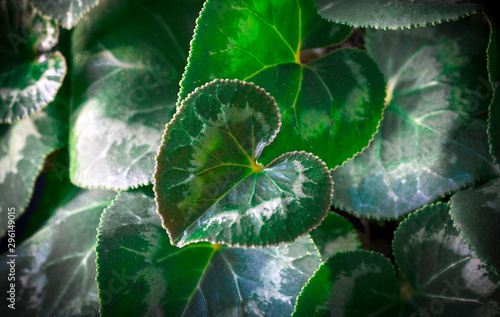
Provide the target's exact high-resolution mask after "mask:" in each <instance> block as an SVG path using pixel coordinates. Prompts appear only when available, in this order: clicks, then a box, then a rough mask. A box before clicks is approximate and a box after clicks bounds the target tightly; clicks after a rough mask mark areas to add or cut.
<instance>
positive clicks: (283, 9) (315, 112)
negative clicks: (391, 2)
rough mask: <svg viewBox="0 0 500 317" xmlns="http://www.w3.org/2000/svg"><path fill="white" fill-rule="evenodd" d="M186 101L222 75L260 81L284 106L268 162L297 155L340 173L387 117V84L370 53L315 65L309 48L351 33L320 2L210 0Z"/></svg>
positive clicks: (344, 54) (335, 56)
mask: <svg viewBox="0 0 500 317" xmlns="http://www.w3.org/2000/svg"><path fill="white" fill-rule="evenodd" d="M195 32H196V34H195V37H194V39H193V42H192V44H191V51H190V57H189V65H188V67H187V69H186V72H185V74H184V78H183V80H182V82H181V92H180V98H179V102H180V101H181V100H182V99H184V98H186V96H187V95H188V94H189V93H190V92H192V91H193V90H194V89H195V88H196V87H199V86H201V85H203V84H205V83H207V82H209V81H211V80H213V79H216V78H229V79H239V80H244V81H249V82H254V83H255V84H257V85H258V86H260V87H262V88H264V89H266V91H267V92H269V93H270V94H271V95H272V96H273V97H274V98H276V102H277V104H278V106H279V108H280V112H281V115H282V122H283V125H282V127H281V130H282V132H283V133H281V134H280V135H278V137H277V140H276V144H275V145H274V146H273V148H272V149H269V151H266V152H265V153H263V156H262V157H261V160H262V162H263V163H266V164H267V163H269V162H271V161H272V160H273V159H274V158H275V157H277V156H279V155H280V154H283V153H285V152H289V151H298V150H303V151H307V152H311V153H314V154H315V155H317V156H319V157H320V158H321V159H322V160H323V161H325V162H326V163H327V165H328V167H330V168H334V167H336V166H338V165H340V164H342V163H343V162H345V161H346V160H348V159H350V158H352V157H353V156H354V155H355V154H356V153H358V152H359V151H361V150H362V149H363V148H365V147H366V146H367V145H368V143H369V141H370V140H371V138H372V136H373V134H374V133H375V132H376V129H377V127H378V123H379V121H380V119H381V116H382V111H383V107H384V105H383V99H384V91H383V89H384V80H383V77H382V76H381V74H380V71H379V70H378V67H377V66H376V64H375V63H374V62H373V61H372V60H371V59H370V58H369V57H368V56H367V55H366V53H365V52H363V51H359V50H357V49H346V50H338V51H335V52H332V53H330V54H328V55H326V56H324V57H322V58H320V59H317V60H315V61H313V62H311V63H309V64H304V63H302V62H301V60H300V53H301V51H303V50H304V49H311V48H315V47H323V46H327V45H330V44H334V43H336V42H340V41H341V40H343V39H344V38H345V37H346V36H347V34H348V32H349V28H348V27H345V26H340V25H338V24H334V23H328V22H327V21H325V20H323V19H322V18H321V17H320V16H319V15H318V14H317V13H316V10H315V8H314V3H313V1H312V0H295V1H282V0H272V1H259V2H254V1H249V0H230V1H227V0H209V1H207V2H206V3H205V5H204V9H203V11H202V12H201V14H200V18H199V19H198V20H197V27H196V31H195Z"/></svg>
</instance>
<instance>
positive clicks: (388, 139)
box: [333, 20, 497, 218]
mask: <svg viewBox="0 0 500 317" xmlns="http://www.w3.org/2000/svg"><path fill="white" fill-rule="evenodd" d="M366 40H367V41H366V43H367V48H368V51H369V53H370V54H371V55H372V56H373V57H374V59H375V60H376V61H377V62H378V63H379V65H380V66H381V69H382V71H383V72H384V74H385V75H386V76H387V78H388V92H387V99H386V102H387V104H388V106H387V109H386V111H385V114H384V120H383V121H382V123H381V126H380V128H379V132H378V133H377V134H376V135H375V137H374V140H373V142H372V143H371V145H370V146H369V147H368V148H367V149H366V150H365V151H364V152H363V153H362V154H360V155H358V156H357V157H356V158H354V159H353V160H352V161H350V162H347V163H346V164H345V165H344V166H342V167H340V168H338V169H337V170H335V171H334V172H333V179H334V181H335V184H336V188H335V190H336V199H335V201H334V204H335V205H336V206H339V207H340V208H342V209H345V210H347V211H349V212H352V213H354V214H357V215H362V216H364V217H374V218H398V217H400V216H401V215H404V214H406V213H408V212H410V211H412V210H415V209H417V208H419V207H421V206H423V205H426V204H428V203H430V202H432V201H435V200H437V199H438V198H439V197H441V196H443V195H445V194H447V193H449V192H453V191H456V190H458V189H460V188H461V187H463V186H464V185H466V184H470V183H473V182H475V181H477V180H479V179H484V178H491V177H492V176H494V175H495V174H496V173H497V172H496V171H495V166H494V165H493V163H492V160H491V157H490V155H489V153H488V144H487V136H486V120H485V117H486V116H484V115H483V116H480V115H477V114H480V113H481V112H482V111H483V110H485V109H487V106H488V104H489V98H488V97H486V98H485V97H483V96H482V93H483V92H484V91H483V90H481V89H480V88H485V87H484V85H485V83H486V85H487V84H488V83H487V79H486V78H487V74H486V64H485V51H486V45H487V33H486V32H485V30H484V29H478V28H476V27H474V25H472V24H471V23H470V21H469V20H466V21H459V22H450V23H446V24H440V25H438V26H433V27H427V28H420V29H411V30H402V31H385V30H375V31H371V30H368V32H367V39H366ZM478 92H480V93H481V94H478ZM490 96H491V95H490Z"/></svg>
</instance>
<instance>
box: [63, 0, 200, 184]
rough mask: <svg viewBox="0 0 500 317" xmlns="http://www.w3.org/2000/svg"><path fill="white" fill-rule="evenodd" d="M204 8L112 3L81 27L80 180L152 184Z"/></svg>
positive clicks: (76, 58)
mask: <svg viewBox="0 0 500 317" xmlns="http://www.w3.org/2000/svg"><path fill="white" fill-rule="evenodd" d="M201 5H202V1H201V0H195V1H173V0H169V1H159V0H148V1H139V0H128V1H122V0H114V1H113V0H112V1H105V2H104V3H102V4H101V5H100V6H99V7H97V8H95V10H93V11H92V14H90V15H88V16H86V17H85V18H84V19H83V20H82V22H81V23H79V24H78V26H77V27H76V28H75V29H74V31H73V34H72V53H73V59H72V60H73V64H74V70H73V83H74V89H73V93H72V104H73V105H74V111H73V113H72V114H71V119H72V121H71V135H70V140H69V144H70V155H71V162H70V165H71V180H72V182H73V183H75V184H77V185H78V186H80V187H105V188H113V189H127V188H130V187H137V186H140V185H144V184H149V183H151V181H152V175H153V171H154V157H155V155H156V153H157V151H158V147H159V146H160V142H161V134H162V131H163V128H164V127H165V123H167V122H168V121H169V120H170V119H171V118H172V115H173V114H174V113H175V102H176V98H177V93H178V90H179V81H180V80H181V76H182V72H183V71H184V68H185V66H186V60H187V55H188V49H189V40H190V39H191V37H192V31H193V29H194V26H195V19H196V17H197V16H198V13H199V10H200V8H201ZM111 25H112V27H110V26H111Z"/></svg>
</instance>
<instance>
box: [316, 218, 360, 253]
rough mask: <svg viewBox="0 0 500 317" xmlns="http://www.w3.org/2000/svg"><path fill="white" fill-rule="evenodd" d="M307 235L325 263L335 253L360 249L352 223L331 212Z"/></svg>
mask: <svg viewBox="0 0 500 317" xmlns="http://www.w3.org/2000/svg"><path fill="white" fill-rule="evenodd" d="M309 235H310V236H311V238H312V239H313V240H314V244H316V247H317V248H318V250H319V252H320V253H321V258H322V259H323V261H325V262H326V261H327V259H328V258H329V257H331V256H332V255H334V254H335V253H338V252H343V251H354V250H358V249H361V241H360V240H359V237H358V236H357V234H356V232H355V231H354V226H353V225H352V223H350V222H349V220H347V219H345V218H344V217H342V216H340V215H338V214H336V213H333V212H329V213H328V215H327V216H326V218H325V219H324V220H323V221H322V222H321V224H320V225H319V226H318V227H317V228H316V229H314V230H312V231H311V232H310V233H309Z"/></svg>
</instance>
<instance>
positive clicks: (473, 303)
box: [393, 204, 500, 317]
mask: <svg viewBox="0 0 500 317" xmlns="http://www.w3.org/2000/svg"><path fill="white" fill-rule="evenodd" d="M449 210H450V207H449V206H448V205H444V204H437V205H434V206H430V207H425V208H423V209H422V210H420V211H418V212H416V213H413V214H411V215H410V216H409V217H408V218H407V219H406V220H405V221H404V222H402V223H401V225H400V226H399V228H398V230H397V231H396V234H395V236H394V243H393V246H394V255H395V257H396V262H397V263H398V265H399V268H400V270H401V272H402V273H403V275H404V276H405V278H406V280H407V281H408V282H409V283H410V285H411V286H412V288H413V293H412V295H411V297H410V298H409V299H408V300H407V302H406V305H405V308H404V310H403V313H402V316H411V315H412V314H415V313H416V312H418V313H419V314H422V315H424V314H425V313H427V314H429V313H431V314H434V315H440V314H443V313H444V312H446V315H447V316H471V317H473V316H477V317H481V316H498V315H499V314H500V278H499V276H498V275H496V274H495V273H493V271H491V270H489V269H488V268H487V267H486V265H485V264H484V262H482V261H481V260H479V259H478V258H477V257H476V255H475V254H474V253H473V252H472V251H471V250H470V249H469V247H468V246H467V244H466V243H465V241H464V240H462V239H461V238H460V235H459V233H458V231H457V230H456V229H455V228H454V227H453V222H452V220H451V218H450V215H449V214H448V212H449Z"/></svg>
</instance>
